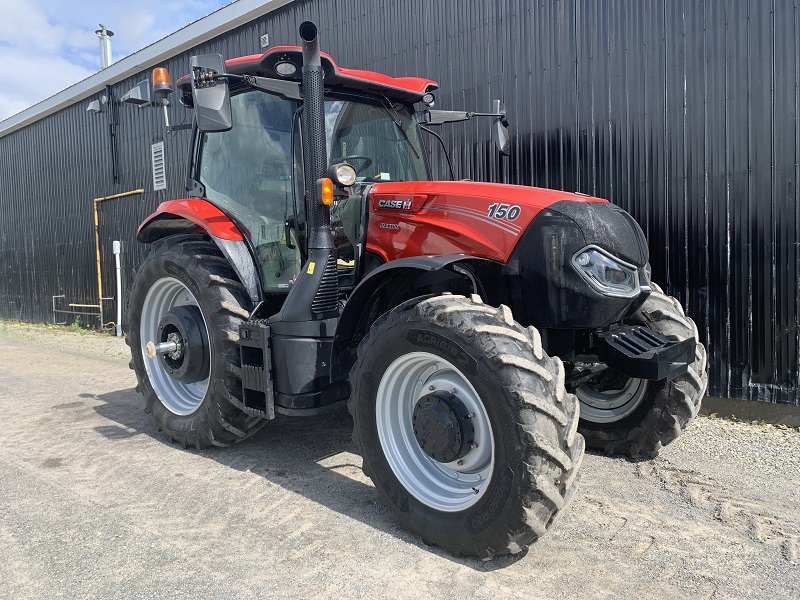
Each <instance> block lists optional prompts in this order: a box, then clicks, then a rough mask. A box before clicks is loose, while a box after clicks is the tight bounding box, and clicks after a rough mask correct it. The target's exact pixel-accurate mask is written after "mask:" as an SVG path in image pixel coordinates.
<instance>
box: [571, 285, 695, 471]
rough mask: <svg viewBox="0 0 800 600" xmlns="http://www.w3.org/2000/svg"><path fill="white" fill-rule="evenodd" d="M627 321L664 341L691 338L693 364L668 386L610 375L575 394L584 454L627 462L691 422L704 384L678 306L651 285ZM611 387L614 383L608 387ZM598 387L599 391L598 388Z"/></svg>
mask: <svg viewBox="0 0 800 600" xmlns="http://www.w3.org/2000/svg"><path fill="white" fill-rule="evenodd" d="M631 321H632V322H634V323H637V324H641V325H647V326H648V327H650V328H651V329H653V330H654V331H657V332H658V333H660V334H661V335H663V336H664V337H666V338H667V339H670V340H676V341H682V340H686V339H689V338H690V337H693V338H694V340H695V342H696V350H695V361H694V362H693V363H692V364H691V365H689V370H688V371H687V372H686V373H684V374H683V375H680V376H678V377H676V378H675V379H673V380H671V381H647V380H644V379H632V378H627V377H624V376H622V375H621V374H619V373H615V372H610V373H606V374H604V375H602V376H601V378H605V380H603V379H601V378H598V381H596V382H595V383H592V382H589V383H587V384H585V385H583V386H581V387H578V388H577V389H576V390H575V394H576V395H577V396H578V399H579V400H580V401H581V420H580V427H579V431H580V432H581V433H582V434H583V436H584V437H585V438H586V444H587V446H588V447H589V448H592V449H596V450H599V451H602V452H604V453H606V454H625V455H628V456H631V457H636V456H639V455H640V454H651V453H654V452H658V450H659V449H660V448H661V447H662V446H666V445H667V444H669V443H670V442H672V441H673V440H675V439H676V438H677V437H678V436H679V435H680V434H681V433H682V432H683V430H684V429H686V427H687V425H688V424H689V422H690V421H691V420H692V419H694V417H695V416H697V413H698V411H699V410H700V403H701V401H702V399H703V395H704V394H705V390H706V385H707V384H708V375H707V373H706V350H705V348H704V347H703V345H702V344H701V343H700V340H699V338H698V333H697V327H696V326H695V324H694V321H692V320H691V319H690V318H689V317H687V316H686V315H685V314H684V312H683V308H682V307H681V304H680V302H678V301H677V300H676V299H675V298H672V297H670V296H666V295H665V294H664V293H663V292H662V291H661V288H659V287H658V286H656V285H653V292H652V293H651V294H650V296H649V297H648V298H647V300H646V301H645V303H644V304H643V305H642V306H641V307H640V308H639V310H637V311H636V313H634V315H633V317H632V318H631ZM614 381H616V383H614ZM600 382H602V383H603V385H602V386H599V385H598V383H600Z"/></svg>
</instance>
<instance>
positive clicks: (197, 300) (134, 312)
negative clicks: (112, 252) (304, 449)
mask: <svg viewBox="0 0 800 600" xmlns="http://www.w3.org/2000/svg"><path fill="white" fill-rule="evenodd" d="M249 314H250V301H249V299H248V296H247V294H246V293H245V289H244V287H243V286H242V284H241V283H240V282H239V280H238V279H237V277H236V274H235V272H234V271H233V269H232V267H231V266H230V264H229V263H228V261H227V259H226V258H225V257H224V256H223V255H222V253H221V252H220V250H219V248H217V246H216V245H215V244H214V243H213V242H212V241H211V240H210V239H208V237H206V236H192V235H181V236H171V237H167V238H164V239H162V240H159V241H157V242H155V243H154V244H153V245H152V247H151V248H150V251H149V253H148V254H147V256H146V257H145V259H144V261H143V262H142V264H141V265H140V266H139V269H138V271H137V273H136V277H135V279H134V283H133V286H132V288H131V290H130V293H129V294H128V334H127V338H126V342H127V343H128V345H129V346H130V347H131V358H132V360H131V363H130V365H131V368H132V369H134V371H136V377H137V380H138V385H137V386H136V389H137V391H139V392H140V393H141V394H142V395H143V396H144V399H145V409H146V410H147V411H148V412H151V413H152V414H153V417H154V418H155V421H156V424H157V425H158V429H159V430H160V431H163V432H164V433H165V434H166V435H167V436H169V438H170V439H171V440H172V441H175V442H178V443H180V444H181V445H182V446H183V447H184V448H185V447H187V446H192V447H195V448H197V449H201V448H206V447H209V446H229V445H230V444H233V443H234V442H238V441H240V440H242V439H244V438H245V437H247V436H249V435H251V434H252V433H254V432H255V431H257V430H258V429H259V428H260V427H261V425H263V423H264V421H263V420H261V419H260V418H259V417H253V416H250V415H248V414H246V413H245V412H244V411H243V410H242V408H243V406H244V405H243V403H242V399H241V395H242V391H241V390H242V386H241V376H240V370H239V367H240V359H239V348H238V344H237V342H238V339H239V326H240V325H241V324H242V323H243V322H244V321H245V320H247V318H248V317H249ZM168 315H172V316H177V317H178V318H179V319H183V320H184V321H187V320H188V322H189V323H190V325H191V327H187V329H191V330H192V331H191V335H186V334H185V333H184V337H187V340H181V341H183V342H185V344H184V345H185V346H186V349H185V352H184V353H183V354H180V353H176V354H174V355H165V356H163V357H161V356H159V357H156V358H149V357H148V356H147V354H146V346H147V343H148V342H150V341H156V342H158V341H161V340H160V339H159V336H160V335H161V336H162V337H163V334H162V331H163V329H164V326H165V325H164V323H165V322H166V321H165V318H167V317H168ZM187 315H188V316H187ZM172 321H174V319H172ZM179 325H180V324H179ZM167 327H172V328H173V329H175V327H173V326H172V325H167ZM181 370H183V371H187V370H188V371H194V375H193V376H192V373H188V374H186V373H181Z"/></svg>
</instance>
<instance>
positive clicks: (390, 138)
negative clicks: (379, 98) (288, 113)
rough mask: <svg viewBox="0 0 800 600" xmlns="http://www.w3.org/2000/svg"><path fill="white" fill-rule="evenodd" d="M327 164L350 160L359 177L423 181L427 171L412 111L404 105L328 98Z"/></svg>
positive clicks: (366, 179)
mask: <svg viewBox="0 0 800 600" xmlns="http://www.w3.org/2000/svg"><path fill="white" fill-rule="evenodd" d="M325 133H326V141H327V150H328V164H329V165H330V164H335V163H340V162H347V163H350V164H351V165H352V166H353V168H355V170H356V174H357V181H359V182H375V181H421V180H426V179H428V176H427V175H428V172H427V166H426V163H425V160H424V158H423V153H422V150H421V147H420V141H419V134H418V130H417V127H416V125H415V124H414V122H413V120H412V117H411V112H410V111H409V110H408V109H407V108H406V107H405V106H402V105H392V104H390V102H388V101H384V102H380V103H375V104H372V103H365V102H352V101H347V100H335V99H329V100H326V102H325Z"/></svg>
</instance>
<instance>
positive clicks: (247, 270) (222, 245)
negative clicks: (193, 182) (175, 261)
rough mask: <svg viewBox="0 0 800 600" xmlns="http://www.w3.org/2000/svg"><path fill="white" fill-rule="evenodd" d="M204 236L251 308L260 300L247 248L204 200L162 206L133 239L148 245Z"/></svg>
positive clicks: (241, 237) (234, 229)
mask: <svg viewBox="0 0 800 600" xmlns="http://www.w3.org/2000/svg"><path fill="white" fill-rule="evenodd" d="M187 233H206V234H208V236H209V237H210V238H211V239H212V240H214V243H215V244H216V245H217V247H218V248H219V249H220V250H221V251H222V253H223V254H224V255H225V258H227V259H228V262H229V263H230V264H231V266H232V267H233V269H234V271H236V274H237V275H238V276H239V280H240V281H241V282H242V284H243V285H244V287H245V288H246V289H247V295H248V296H249V297H250V300H251V301H252V302H253V304H258V303H259V302H260V301H261V300H262V299H263V294H262V291H261V289H262V288H261V279H260V277H259V275H258V267H257V265H256V261H255V258H254V257H253V253H252V250H251V248H250V244H248V243H247V240H246V239H245V236H244V235H243V233H242V231H241V230H240V229H239V227H238V226H237V225H236V223H234V222H233V221H232V220H231V219H230V217H228V216H227V215H226V214H225V213H223V212H222V211H221V210H220V209H219V208H217V207H216V206H214V205H213V204H211V203H210V202H208V201H207V200H202V199H197V198H188V199H184V200H171V201H169V202H163V203H161V204H160V205H159V207H158V209H157V210H156V211H155V212H154V213H153V214H151V215H150V216H149V217H147V218H146V219H145V220H144V221H143V222H142V224H141V225H140V226H139V230H138V232H137V233H136V239H137V240H138V241H140V242H142V243H144V244H150V243H152V242H155V241H156V240H160V239H162V238H165V237H167V236H170V235H178V234H187Z"/></svg>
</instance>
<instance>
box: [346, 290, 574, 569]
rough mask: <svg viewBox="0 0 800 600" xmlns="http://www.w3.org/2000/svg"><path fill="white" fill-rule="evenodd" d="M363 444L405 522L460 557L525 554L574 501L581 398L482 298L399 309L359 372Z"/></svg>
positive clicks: (363, 355) (555, 364)
mask: <svg viewBox="0 0 800 600" xmlns="http://www.w3.org/2000/svg"><path fill="white" fill-rule="evenodd" d="M350 382H351V387H352V390H353V392H352V395H351V399H350V411H351V413H352V414H353V418H354V421H355V429H354V439H355V441H356V443H357V444H358V446H359V448H360V450H361V454H362V457H363V459H364V472H365V473H366V474H367V476H369V477H370V478H372V480H373V482H374V483H375V487H376V488H377V490H378V493H379V495H380V497H381V499H382V500H383V501H384V502H385V503H386V504H387V505H388V506H389V508H390V509H391V510H392V511H393V512H394V514H395V515H396V516H397V518H398V519H399V521H400V522H401V524H402V525H403V526H404V527H406V528H408V529H410V530H412V531H414V532H415V533H417V534H419V535H420V536H421V537H422V538H423V539H424V540H425V541H426V542H427V543H429V544H435V545H438V546H442V547H443V548H445V549H447V550H449V551H450V552H452V553H454V554H457V555H472V556H479V557H481V558H491V557H492V556H495V555H500V554H508V553H515V552H519V551H520V550H522V549H523V548H525V547H526V546H527V545H528V544H530V543H531V542H533V541H535V540H536V539H537V538H539V537H541V536H542V535H543V534H544V533H545V531H546V530H547V529H548V528H549V527H550V526H551V525H552V523H553V521H554V519H555V517H556V515H557V514H558V513H559V512H560V511H561V510H562V509H563V508H564V506H565V505H566V504H567V503H568V501H569V500H570V498H571V496H572V493H573V491H574V489H575V480H576V475H577V473H578V469H579V465H580V462H581V460H582V457H583V447H584V444H583V440H582V438H581V436H580V435H579V434H577V433H576V428H577V422H578V407H577V400H576V399H575V397H574V396H573V395H571V394H566V392H565V390H564V371H563V366H562V364H561V361H560V360H559V359H558V358H550V357H548V356H547V355H546V354H545V353H544V352H543V350H542V346H541V343H540V340H539V334H538V332H536V330H535V329H532V328H529V329H524V328H523V327H522V326H520V325H519V324H517V323H515V322H514V320H513V317H512V316H511V311H510V310H509V309H508V308H507V307H503V306H501V307H500V308H499V309H495V308H492V307H489V306H486V305H484V304H482V303H481V302H480V299H479V298H478V297H477V296H473V297H472V299H467V298H464V297H462V296H449V295H446V296H439V297H432V298H428V299H423V300H419V299H415V300H410V301H408V302H406V303H404V304H401V305H400V306H398V307H397V308H395V309H393V310H392V311H390V312H389V313H387V314H385V315H383V316H382V317H381V318H379V319H378V320H377V321H376V322H375V323H374V325H373V326H372V329H371V330H370V333H369V335H368V336H367V337H366V338H365V339H364V340H363V341H362V342H361V344H360V345H359V349H358V361H357V363H356V365H355V366H354V367H353V370H352V371H351V374H350Z"/></svg>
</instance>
